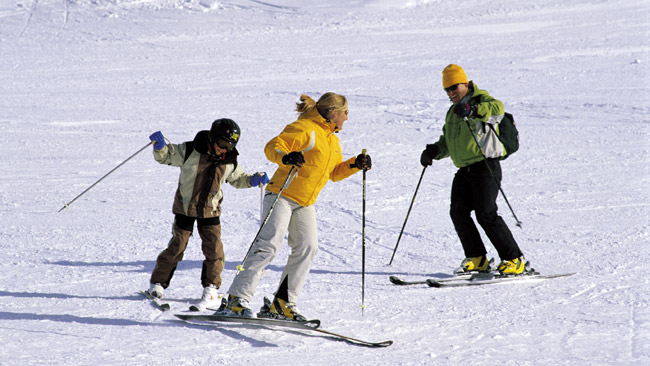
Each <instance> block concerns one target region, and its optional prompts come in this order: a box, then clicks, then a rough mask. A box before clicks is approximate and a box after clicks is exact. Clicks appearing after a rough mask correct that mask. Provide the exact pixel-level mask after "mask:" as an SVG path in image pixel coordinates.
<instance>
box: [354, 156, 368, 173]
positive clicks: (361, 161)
mask: <svg viewBox="0 0 650 366" xmlns="http://www.w3.org/2000/svg"><path fill="white" fill-rule="evenodd" d="M354 167H355V168H357V169H365V170H370V169H371V168H372V159H370V155H368V154H366V155H363V154H359V155H357V158H356V159H354Z"/></svg>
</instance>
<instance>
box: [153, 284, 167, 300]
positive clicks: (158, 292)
mask: <svg viewBox="0 0 650 366" xmlns="http://www.w3.org/2000/svg"><path fill="white" fill-rule="evenodd" d="M163 291H165V289H164V288H163V287H162V285H161V284H159V283H152V284H151V286H149V294H150V295H151V296H153V297H156V298H158V299H162V297H163Z"/></svg>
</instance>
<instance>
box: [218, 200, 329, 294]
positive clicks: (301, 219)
mask: <svg viewBox="0 0 650 366" xmlns="http://www.w3.org/2000/svg"><path fill="white" fill-rule="evenodd" d="M276 197H277V194H275V193H271V192H267V193H266V195H265V196H264V210H263V215H262V217H266V215H267V214H268V212H269V210H270V208H271V205H272V204H273V201H275V198H276ZM287 230H288V231H289V235H288V240H287V241H288V244H289V247H290V248H291V254H290V255H289V259H288V261H287V264H286V266H285V267H284V271H283V272H282V277H281V278H280V283H282V281H283V280H284V279H285V278H286V277H287V276H288V283H287V285H288V299H287V300H288V301H289V302H291V303H296V301H297V300H298V296H300V292H301V290H302V286H303V285H304V284H305V281H306V280H307V275H308V274H309V270H310V268H311V264H312V261H313V259H314V255H316V252H317V251H318V229H317V227H316V210H315V208H314V205H310V206H307V207H304V206H301V205H299V204H298V203H296V202H295V201H292V200H290V199H288V198H286V197H282V196H280V199H279V200H278V202H277V203H276V204H275V207H274V208H273V212H272V213H271V216H270V217H269V220H268V221H267V222H266V225H265V226H264V228H262V231H261V232H260V235H259V237H258V239H257V240H256V241H255V243H253V246H252V248H251V253H250V255H249V256H248V258H246V261H245V262H244V263H243V267H244V270H243V271H241V272H239V274H238V275H237V276H235V279H234V280H233V282H232V285H231V286H230V289H229V290H228V293H229V294H230V295H233V296H237V297H241V298H243V299H246V300H248V301H249V302H250V301H251V300H252V299H253V295H254V294H255V289H256V288H257V285H258V284H259V281H260V277H261V276H262V272H263V271H264V268H266V266H267V265H268V264H269V263H271V261H272V260H273V258H275V256H276V254H277V253H278V251H279V250H280V248H281V247H282V242H283V241H284V235H285V233H286V232H287Z"/></svg>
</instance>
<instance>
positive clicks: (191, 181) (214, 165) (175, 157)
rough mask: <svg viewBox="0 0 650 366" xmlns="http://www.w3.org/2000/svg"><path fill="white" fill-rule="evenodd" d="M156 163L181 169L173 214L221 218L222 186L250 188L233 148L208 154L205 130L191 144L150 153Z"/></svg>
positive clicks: (177, 145)
mask: <svg viewBox="0 0 650 366" xmlns="http://www.w3.org/2000/svg"><path fill="white" fill-rule="evenodd" d="M153 155H154V158H155V159H156V161H157V162H159V163H160V164H165V165H171V166H177V167H180V168H181V174H180V177H179V178H178V189H177V190H176V195H175V198H174V205H173V208H172V211H173V213H174V214H179V215H185V216H189V217H196V218H211V217H219V216H221V201H223V192H222V190H221V187H222V185H223V184H224V183H225V182H228V183H230V185H232V186H233V187H235V188H250V187H251V184H250V177H251V176H252V174H248V173H246V172H244V171H243V169H242V168H241V167H240V166H239V165H238V164H237V155H239V153H238V152H237V149H233V150H232V151H230V152H228V153H226V154H223V155H220V156H215V155H213V154H211V153H209V152H208V131H199V133H197V134H196V137H195V138H194V140H192V141H187V142H184V143H182V144H167V145H165V146H164V147H163V148H162V149H160V150H155V149H154V151H153Z"/></svg>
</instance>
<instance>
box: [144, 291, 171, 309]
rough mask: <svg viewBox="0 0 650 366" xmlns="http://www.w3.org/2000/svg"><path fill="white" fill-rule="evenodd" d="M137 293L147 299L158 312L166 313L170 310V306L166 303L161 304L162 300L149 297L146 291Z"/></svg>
mask: <svg viewBox="0 0 650 366" xmlns="http://www.w3.org/2000/svg"><path fill="white" fill-rule="evenodd" d="M138 292H139V293H140V294H141V295H142V296H144V297H146V298H147V299H149V300H151V303H152V304H154V305H155V306H156V307H157V308H158V309H159V310H161V311H167V310H169V309H171V306H170V305H169V304H168V303H166V302H162V300H160V299H159V298H157V297H154V296H151V294H150V293H149V291H147V290H138Z"/></svg>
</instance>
